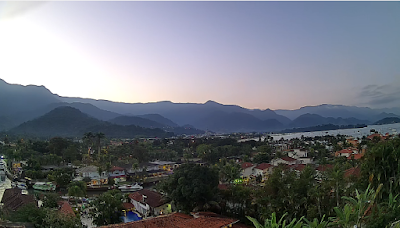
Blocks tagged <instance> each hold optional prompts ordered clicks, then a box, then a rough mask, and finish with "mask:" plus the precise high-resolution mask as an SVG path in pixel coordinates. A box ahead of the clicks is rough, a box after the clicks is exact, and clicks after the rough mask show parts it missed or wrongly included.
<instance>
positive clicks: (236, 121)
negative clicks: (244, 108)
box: [194, 111, 283, 133]
mask: <svg viewBox="0 0 400 228" xmlns="http://www.w3.org/2000/svg"><path fill="white" fill-rule="evenodd" d="M194 126H195V127H197V128H201V127H203V129H204V128H205V129H207V130H209V131H214V132H222V133H224V132H233V131H238V132H253V131H255V132H268V131H273V130H276V129H280V128H282V126H283V124H282V123H280V122H279V121H277V120H265V121H262V120H260V119H258V118H256V117H254V116H252V115H250V114H246V113H237V112H235V113H226V112H221V111H220V112H214V113H211V114H210V115H208V116H207V117H205V118H204V119H202V120H200V121H198V122H196V123H195V124H194Z"/></svg>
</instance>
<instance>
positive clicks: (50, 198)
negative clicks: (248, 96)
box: [43, 193, 60, 208]
mask: <svg viewBox="0 0 400 228" xmlns="http://www.w3.org/2000/svg"><path fill="white" fill-rule="evenodd" d="M58 201H60V196H59V195H58V194H57V193H47V194H45V195H44V199H43V207H47V208H57V207H58V204H57V202H58Z"/></svg>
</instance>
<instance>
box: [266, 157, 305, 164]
mask: <svg viewBox="0 0 400 228" xmlns="http://www.w3.org/2000/svg"><path fill="white" fill-rule="evenodd" d="M297 163H299V161H298V160H297V159H294V158H291V157H283V158H275V159H272V161H271V164H272V165H273V166H277V165H278V164H285V165H295V164H297Z"/></svg>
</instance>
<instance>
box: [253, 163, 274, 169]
mask: <svg viewBox="0 0 400 228" xmlns="http://www.w3.org/2000/svg"><path fill="white" fill-rule="evenodd" d="M272 166H273V165H271V164H269V163H261V164H259V165H257V166H256V167H255V168H256V169H261V170H265V169H268V168H270V167H272Z"/></svg>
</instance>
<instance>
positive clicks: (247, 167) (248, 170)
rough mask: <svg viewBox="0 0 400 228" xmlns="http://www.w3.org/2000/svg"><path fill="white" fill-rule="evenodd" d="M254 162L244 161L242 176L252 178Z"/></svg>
mask: <svg viewBox="0 0 400 228" xmlns="http://www.w3.org/2000/svg"><path fill="white" fill-rule="evenodd" d="M254 167H255V165H254V164H252V163H250V162H244V163H242V165H241V168H242V171H241V172H240V176H241V177H242V178H250V177H251V176H252V175H253V168H254Z"/></svg>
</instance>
